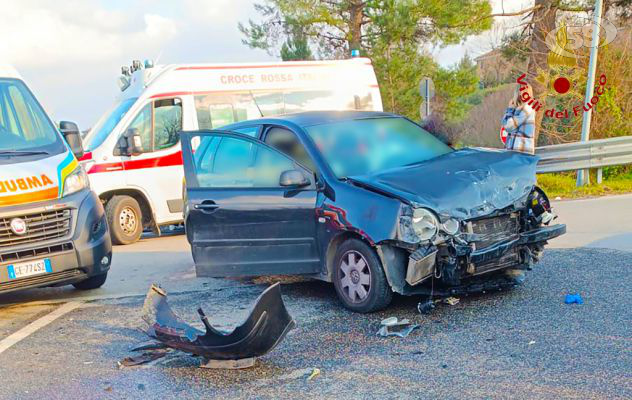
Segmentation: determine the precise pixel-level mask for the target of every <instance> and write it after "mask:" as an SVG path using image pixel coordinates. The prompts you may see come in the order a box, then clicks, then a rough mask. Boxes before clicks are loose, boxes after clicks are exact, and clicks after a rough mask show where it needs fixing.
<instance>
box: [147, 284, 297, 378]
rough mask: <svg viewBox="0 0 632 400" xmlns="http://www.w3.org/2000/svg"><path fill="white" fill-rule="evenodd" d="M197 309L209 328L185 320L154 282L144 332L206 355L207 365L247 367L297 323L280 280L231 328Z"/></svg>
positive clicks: (181, 348) (190, 351)
mask: <svg viewBox="0 0 632 400" xmlns="http://www.w3.org/2000/svg"><path fill="white" fill-rule="evenodd" d="M198 313H199V315H200V318H201V320H202V323H203V324H204V326H205V328H206V332H203V331H201V330H199V329H196V328H194V327H193V326H191V325H189V324H187V323H185V322H184V321H182V320H181V319H180V318H179V317H178V316H177V315H176V314H175V313H174V312H173V311H172V310H171V308H170V307H169V304H168V302H167V293H166V292H165V291H164V290H163V289H162V288H160V287H159V286H156V285H152V286H151V288H150V289H149V292H148V293H147V297H146V298H145V304H144V306H143V320H144V321H145V322H146V323H147V324H148V328H147V329H146V331H145V333H146V334H147V335H148V336H149V337H151V338H152V339H156V340H158V341H159V342H162V343H164V344H165V345H166V346H168V347H170V348H173V349H176V350H180V351H184V352H186V353H190V354H194V355H197V356H201V357H203V358H204V360H205V361H204V362H203V364H202V366H203V367H206V368H229V369H235V368H247V367H251V366H253V365H254V363H255V360H256V358H257V357H260V356H262V355H264V354H266V353H268V352H269V351H271V350H272V349H273V348H275V347H276V346H277V345H278V344H279V343H280V342H281V341H282V340H283V338H284V337H285V335H287V333H288V332H289V331H290V330H291V329H293V328H294V327H295V326H296V322H295V321H294V319H293V318H292V317H291V316H290V314H289V313H288V312H287V310H286V308H285V304H284V303H283V299H282V297H281V286H280V284H279V283H275V284H274V285H272V286H270V287H269V288H267V289H266V290H265V291H264V292H263V293H262V294H261V295H260V296H259V297H258V298H257V300H256V302H255V305H254V307H253V309H252V311H251V313H250V315H249V316H248V318H247V319H246V320H245V321H244V323H243V324H241V325H240V326H238V327H237V328H235V329H234V330H233V331H232V332H224V331H220V330H218V329H216V328H214V327H213V326H212V325H211V323H210V322H209V320H208V318H207V316H206V314H204V311H202V308H198Z"/></svg>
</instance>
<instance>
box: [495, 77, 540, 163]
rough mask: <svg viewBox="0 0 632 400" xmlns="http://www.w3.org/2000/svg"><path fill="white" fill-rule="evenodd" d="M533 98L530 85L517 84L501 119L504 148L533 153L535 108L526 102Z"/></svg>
mask: <svg viewBox="0 0 632 400" xmlns="http://www.w3.org/2000/svg"><path fill="white" fill-rule="evenodd" d="M524 99H526V100H527V101H529V100H530V99H533V89H532V88H531V86H530V85H528V84H527V85H526V86H525V85H518V86H516V90H515V91H514V95H513V97H512V99H511V100H510V101H509V106H508V107H507V110H506V111H505V115H504V117H503V119H502V126H503V128H505V131H506V132H507V142H506V143H505V149H507V150H513V151H519V152H522V153H528V154H534V153H535V110H534V109H533V107H531V106H530V105H529V104H528V103H526V102H525V100H524Z"/></svg>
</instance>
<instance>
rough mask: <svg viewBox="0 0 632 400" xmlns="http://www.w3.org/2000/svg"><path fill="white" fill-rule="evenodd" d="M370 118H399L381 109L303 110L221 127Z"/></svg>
mask: <svg viewBox="0 0 632 400" xmlns="http://www.w3.org/2000/svg"><path fill="white" fill-rule="evenodd" d="M371 118H401V117H400V116H399V115H395V114H391V113H387V112H381V111H303V112H298V113H292V114H283V115H279V116H276V117H264V118H258V119H254V120H249V121H241V122H238V123H235V124H230V125H227V126H225V127H224V128H222V129H227V130H230V129H233V128H237V127H239V126H244V125H251V124H252V123H253V122H254V123H257V124H261V123H264V124H269V123H275V122H277V123H282V122H291V123H293V124H295V125H298V126H300V127H307V126H313V125H321V124H330V123H335V122H342V121H350V120H357V119H371Z"/></svg>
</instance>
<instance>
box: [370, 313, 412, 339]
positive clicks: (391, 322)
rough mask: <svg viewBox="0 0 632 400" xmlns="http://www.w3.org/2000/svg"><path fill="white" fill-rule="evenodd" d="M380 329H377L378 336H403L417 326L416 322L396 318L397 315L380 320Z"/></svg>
mask: <svg viewBox="0 0 632 400" xmlns="http://www.w3.org/2000/svg"><path fill="white" fill-rule="evenodd" d="M380 325H381V326H380V330H379V331H377V334H378V336H382V337H387V336H399V337H401V338H405V337H406V336H408V335H410V333H411V332H412V331H413V330H415V329H417V328H419V325H418V324H411V323H410V321H409V320H407V319H402V320H400V321H398V320H397V317H390V318H386V319H384V320H382V322H381V323H380Z"/></svg>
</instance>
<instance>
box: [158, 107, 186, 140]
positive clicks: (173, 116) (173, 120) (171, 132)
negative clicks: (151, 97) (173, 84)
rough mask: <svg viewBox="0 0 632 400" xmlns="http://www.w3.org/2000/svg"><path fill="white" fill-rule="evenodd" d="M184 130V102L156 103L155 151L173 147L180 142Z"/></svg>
mask: <svg viewBox="0 0 632 400" xmlns="http://www.w3.org/2000/svg"><path fill="white" fill-rule="evenodd" d="M181 130H182V102H181V101H180V99H166V100H157V101H155V102H154V149H155V150H162V149H167V148H169V147H172V146H174V145H176V144H177V143H178V141H179V140H180V135H179V133H180V131H181Z"/></svg>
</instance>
